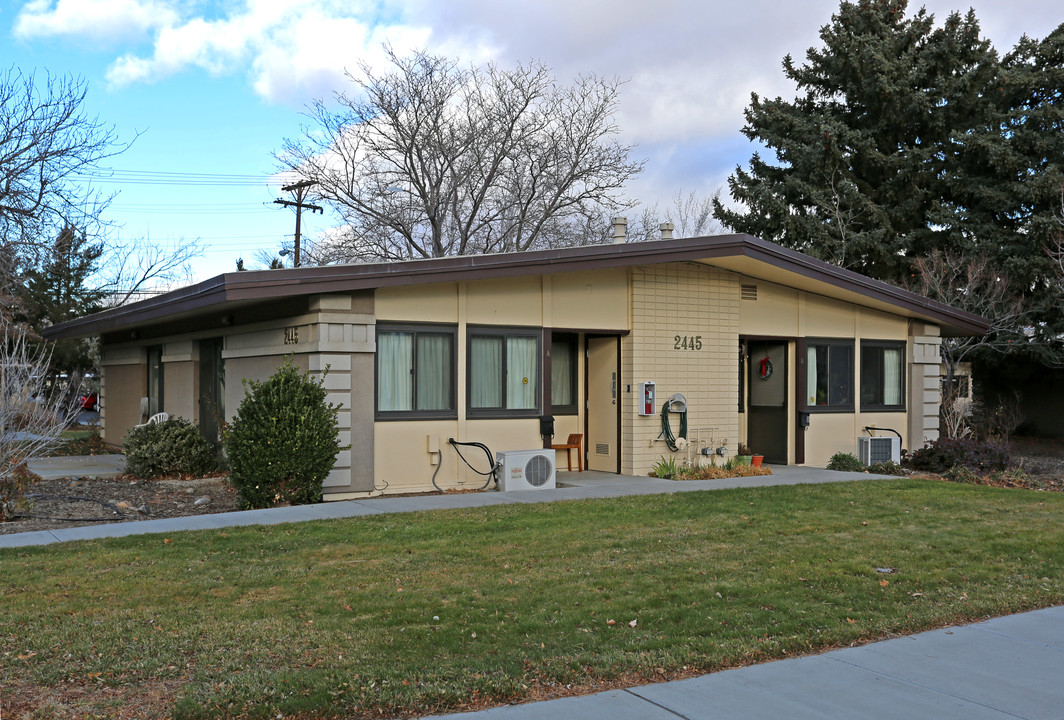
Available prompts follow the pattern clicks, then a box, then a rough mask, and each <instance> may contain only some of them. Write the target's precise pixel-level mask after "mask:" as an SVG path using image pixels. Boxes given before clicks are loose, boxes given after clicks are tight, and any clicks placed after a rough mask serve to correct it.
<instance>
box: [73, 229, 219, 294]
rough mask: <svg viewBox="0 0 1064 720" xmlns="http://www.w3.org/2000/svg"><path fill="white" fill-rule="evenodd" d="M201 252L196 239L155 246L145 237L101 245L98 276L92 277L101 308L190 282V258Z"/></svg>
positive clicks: (201, 247) (199, 244)
mask: <svg viewBox="0 0 1064 720" xmlns="http://www.w3.org/2000/svg"><path fill="white" fill-rule="evenodd" d="M202 253H203V243H202V242H201V241H199V240H178V241H175V242H173V243H169V244H166V245H159V244H156V243H153V242H151V241H150V240H148V239H147V238H137V239H134V240H127V241H123V240H113V241H110V242H108V243H106V244H105V248H104V255H103V258H102V261H101V263H100V269H99V275H98V276H97V277H95V278H93V283H94V285H95V287H96V288H97V289H98V292H100V293H102V294H103V295H104V300H103V302H102V304H103V306H104V307H118V306H119V305H125V304H127V303H130V302H133V301H135V300H140V299H142V298H143V296H144V295H145V293H151V294H155V293H158V292H162V291H165V290H171V289H173V288H175V287H178V286H181V285H187V284H189V283H191V282H192V268H191V265H190V263H191V261H192V259H193V258H195V257H198V256H199V255H201V254H202Z"/></svg>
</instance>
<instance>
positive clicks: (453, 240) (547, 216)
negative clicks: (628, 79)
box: [278, 49, 643, 260]
mask: <svg viewBox="0 0 1064 720" xmlns="http://www.w3.org/2000/svg"><path fill="white" fill-rule="evenodd" d="M388 53H389V57H390V58H391V61H392V65H393V67H392V69H391V70H390V71H389V72H387V73H384V74H375V73H374V72H372V71H371V70H370V69H369V68H368V67H366V66H363V68H362V72H361V73H360V74H359V75H357V76H355V75H349V77H350V78H351V80H352V82H353V83H354V84H355V86H356V90H355V94H354V95H348V94H346V93H338V94H337V95H336V98H335V99H336V102H337V104H338V106H339V110H337V111H333V110H331V109H330V108H329V107H328V106H327V105H326V103H325V102H322V101H319V102H318V103H316V104H315V106H314V109H313V113H312V114H311V117H312V119H313V120H314V121H315V122H314V124H313V126H311V127H309V128H305V129H304V137H303V138H302V139H301V140H286V141H285V144H284V151H283V152H282V153H281V154H280V155H279V158H278V159H279V160H280V161H281V162H282V163H283V165H285V166H286V167H287V168H289V169H291V170H293V171H294V172H296V173H297V174H298V175H299V176H301V177H303V178H306V179H309V180H313V181H315V182H316V183H317V185H316V186H315V191H316V192H317V193H318V195H319V196H320V197H321V198H322V199H323V200H324V201H325V202H327V203H329V204H330V205H331V206H332V207H333V208H334V209H335V210H336V211H337V212H338V213H339V214H340V217H341V218H342V219H343V221H344V223H345V226H346V227H345V228H343V230H342V231H341V232H337V233H334V234H332V236H331V237H329V238H327V239H326V240H324V241H320V242H319V243H318V248H317V249H316V253H317V255H318V256H319V257H320V258H321V259H326V258H328V259H332V260H336V259H342V260H354V259H372V260H399V259H407V258H422V257H442V256H447V255H464V254H473V253H484V252H500V251H515V250H528V249H531V248H538V247H553V246H557V245H559V244H566V243H572V242H573V238H574V237H575V236H576V233H579V232H580V231H581V230H582V229H583V228H586V227H588V226H592V227H594V226H596V223H597V220H596V218H603V217H608V216H609V215H610V214H611V213H614V212H615V211H616V210H618V209H621V208H622V207H625V206H626V203H625V202H624V201H623V200H622V199H621V198H620V191H621V189H622V187H623V186H624V184H625V183H626V182H627V180H628V179H629V178H631V177H633V176H634V175H635V174H637V173H639V172H640V171H641V170H642V167H643V163H642V162H633V161H631V160H629V159H628V155H629V153H630V151H631V148H630V147H629V146H627V145H623V144H621V143H619V142H618V141H617V140H616V137H615V136H616V135H617V132H618V129H617V126H616V125H615V124H614V121H613V113H614V110H615V108H616V104H617V96H618V90H619V88H620V85H621V83H620V81H619V80H617V79H609V78H601V77H597V76H586V77H580V78H577V80H576V81H575V82H574V84H573V85H570V86H563V85H559V84H558V83H557V82H556V80H555V78H554V77H553V76H552V74H551V72H550V70H549V69H548V68H546V67H544V66H543V65H541V64H539V63H536V62H533V63H530V64H528V65H523V66H518V67H517V68H515V69H513V70H504V69H501V68H498V67H496V66H494V65H488V66H486V67H484V68H479V67H470V68H464V67H461V66H459V64H458V62H457V61H455V60H451V59H448V58H444V57H439V56H434V55H429V54H428V53H425V52H417V53H415V54H414V55H412V56H411V57H409V58H400V57H397V56H396V55H395V54H394V53H393V52H392V51H391V50H390V49H389V50H388ZM314 253H315V251H312V252H311V253H310V256H311V257H313V256H314Z"/></svg>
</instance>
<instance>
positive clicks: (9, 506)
mask: <svg viewBox="0 0 1064 720" xmlns="http://www.w3.org/2000/svg"><path fill="white" fill-rule="evenodd" d="M37 480H40V478H39V477H38V476H37V475H34V474H33V473H31V472H30V471H29V470H28V469H27V468H26V463H25V462H20V463H19V464H17V465H13V466H12V467H9V468H8V469H7V470H0V522H9V521H11V520H14V519H16V518H17V517H19V515H20V514H21V513H23V512H25V511H26V508H27V507H28V506H27V504H26V498H25V496H24V495H23V491H24V490H25V488H26V485H27V484H28V483H33V482H36V481H37Z"/></svg>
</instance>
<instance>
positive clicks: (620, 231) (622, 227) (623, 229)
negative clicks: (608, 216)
mask: <svg viewBox="0 0 1064 720" xmlns="http://www.w3.org/2000/svg"><path fill="white" fill-rule="evenodd" d="M627 240H628V218H623V217H615V218H613V242H615V243H623V242H627Z"/></svg>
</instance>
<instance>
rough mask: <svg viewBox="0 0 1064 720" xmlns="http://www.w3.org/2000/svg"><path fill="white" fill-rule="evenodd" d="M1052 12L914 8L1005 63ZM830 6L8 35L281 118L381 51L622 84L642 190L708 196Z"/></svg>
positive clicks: (536, 7) (82, 24)
mask: <svg viewBox="0 0 1064 720" xmlns="http://www.w3.org/2000/svg"><path fill="white" fill-rule="evenodd" d="M1057 2H1058V0H1015V3H1013V5H1016V6H1017V7H1019V8H1021V9H1022V11H1016V9H1015V8H1014V7H1013V5H1008V9H1005V5H1003V4H1001V3H996V2H994V0H965V3H963V4H959V3H955V2H954V0H925V2H924V3H920V4H926V5H927V6H928V8H929V10H930V11H932V12H934V13H935V14H936V20H937V22H938V23H941V22H942V21H943V20H944V19H945V16H946V15H947V14H948V13H949V12H950V11H951V10H953V9H954V8H955V7H964V8H966V7H967V5H968V4H974V5H975V6H976V7H975V11H976V15H977V16H978V17H979V18H980V20H981V21H982V23H983V31H984V34H985V35H986V36H987V37H989V38H991V39H992V40H993V41H994V43H995V44H996V46H997V47H998V49H999V50H1001V51H1007V50H1008V48H1009V47H1011V45H1012V44H1013V43H1014V42H1015V40H1016V38H1017V37H1018V35H1019V34H1020V33H1021V32H1024V31H1026V32H1027V33H1029V34H1031V35H1033V36H1037V37H1043V36H1044V35H1046V34H1047V33H1048V32H1049V31H1050V30H1051V29H1052V28H1053V27H1055V26H1056V25H1057V24H1058V23H1059V22H1060V18H1059V11H1058V10H1057V9H1056V6H1057ZM838 7H839V2H838V0H807V1H806V2H802V3H784V2H779V0H746V1H745V2H742V3H721V2H712V3H711V2H699V3H695V2H691V1H690V0H655V1H654V2H646V1H645V0H537V1H536V2H527V1H525V2H521V1H519V0H227V1H225V2H223V1H222V0H184V1H179V0H30V1H29V2H27V3H26V4H25V5H24V6H23V8H22V10H21V12H20V13H19V15H18V18H17V22H16V27H15V34H16V36H18V37H20V38H41V37H59V36H66V37H69V38H77V37H101V38H111V39H117V38H128V39H134V40H137V39H143V38H144V37H150V39H151V40H152V47H151V49H150V50H149V51H147V52H141V51H140V50H139V49H138V48H135V47H129V48H128V49H127V52H126V53H125V54H122V55H121V56H119V57H117V59H115V60H114V61H113V63H112V64H111V66H110V68H109V70H108V75H107V77H108V81H109V82H110V83H111V85H112V86H113V87H116V88H120V87H123V86H127V85H129V84H132V83H144V82H154V81H158V80H160V79H163V78H167V77H170V76H173V75H176V74H179V73H182V72H184V71H187V70H188V69H193V68H196V69H200V70H203V71H205V72H208V73H211V74H216V75H217V74H245V75H246V76H247V79H248V84H249V86H250V87H251V88H253V90H254V92H255V93H256V94H257V95H258V96H260V97H261V98H263V99H265V100H266V101H268V102H271V103H277V104H285V105H289V106H291V107H303V106H304V105H306V103H307V102H308V101H310V100H312V99H314V98H326V97H328V96H329V95H330V94H331V93H332V92H333V91H334V90H338V89H346V88H347V87H348V85H347V81H346V80H345V79H344V72H345V70H357V68H358V65H359V64H360V63H361V62H366V63H368V64H369V65H370V66H372V67H382V66H383V65H384V64H385V57H384V53H383V51H382V48H381V46H382V43H384V42H385V41H387V42H389V43H391V44H392V46H393V47H394V48H395V49H396V51H397V52H399V53H400V54H405V53H406V52H408V51H410V50H412V49H415V48H426V49H428V50H430V51H432V52H437V53H442V54H445V55H449V56H452V57H457V58H460V59H461V60H462V61H464V62H475V63H483V62H485V61H487V60H493V61H497V62H499V63H500V64H502V65H513V64H515V63H518V62H525V61H528V60H530V59H536V60H540V61H542V62H543V63H545V64H546V65H548V66H550V67H552V68H553V69H554V70H555V71H556V73H557V74H558V77H559V80H560V81H561V82H566V81H568V80H569V79H570V78H572V77H573V76H574V75H577V74H581V73H591V72H594V73H598V74H601V75H615V76H618V77H620V78H622V79H626V80H628V81H629V82H628V83H627V84H626V85H625V86H624V88H623V89H622V91H621V102H620V106H619V108H618V116H617V121H618V125H619V126H620V128H621V129H622V132H623V135H622V138H623V140H624V142H628V143H637V144H639V145H640V147H639V148H637V151H636V155H638V156H648V155H652V156H653V160H654V165H655V166H666V165H667V167H668V168H669V169H670V171H671V174H670V173H667V172H664V171H662V170H655V171H654V172H655V175H654V182H655V183H659V182H665V181H667V180H672V181H674V187H690V188H694V187H703V186H705V185H706V184H707V183H709V184H713V185H714V188H715V186H716V185H717V184H719V179H720V178H721V177H724V176H726V174H727V173H728V172H730V171H731V170H732V169H733V168H734V164H735V163H734V157H735V155H736V153H739V154H744V153H743V151H742V149H741V147H749V146H746V145H745V142H746V141H745V139H744V138H743V137H742V136H741V135H740V129H741V127H742V125H743V114H742V111H743V109H744V108H745V107H746V106H747V105H748V103H749V101H750V93H751V91H756V92H758V93H759V94H762V95H765V96H775V95H784V96H787V95H790V94H793V92H794V88H793V87H792V86H791V84H790V83H789V82H788V81H787V80H786V79H785V78H784V76H783V73H782V70H781V68H780V62H781V60H782V58H783V56H784V55H786V54H788V53H790V54H791V55H793V56H794V57H795V59H796V60H797V61H799V62H800V61H801V59H802V58H803V56H804V54H805V51H806V49H807V48H808V47H810V46H814V45H819V44H820V41H819V37H818V31H819V29H820V27H821V26H823V25H825V24H827V23H828V22H829V21H830V18H831V15H832V14H833V13H834V12H836V11H837V10H838ZM918 7H919V4H916V3H913V4H911V5H910V8H909V12H910V13H912V12H914V11H915V10H916V9H917V8H918ZM179 9H180V11H179ZM714 147H722V148H727V149H728V152H714V151H713V148H714ZM745 154H746V155H747V157H748V152H747V153H745ZM657 173H661V174H657ZM644 177H645V178H650V171H649V170H648V173H647V174H646V175H645V176H644ZM707 178H712V179H711V180H707ZM714 188H709V189H714ZM672 191H673V190H672V189H669V190H667V191H666V192H667V193H668V192H672Z"/></svg>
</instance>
